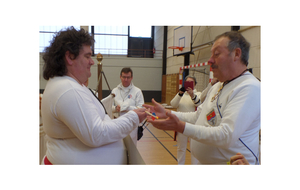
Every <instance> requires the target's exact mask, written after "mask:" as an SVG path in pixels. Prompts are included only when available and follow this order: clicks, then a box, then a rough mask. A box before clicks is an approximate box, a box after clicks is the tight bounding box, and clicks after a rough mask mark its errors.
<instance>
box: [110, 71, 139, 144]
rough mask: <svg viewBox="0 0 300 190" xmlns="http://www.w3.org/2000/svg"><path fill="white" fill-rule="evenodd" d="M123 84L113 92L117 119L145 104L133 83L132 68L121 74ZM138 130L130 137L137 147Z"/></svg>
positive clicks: (113, 107) (114, 110) (113, 108)
mask: <svg viewBox="0 0 300 190" xmlns="http://www.w3.org/2000/svg"><path fill="white" fill-rule="evenodd" d="M120 79H121V83H120V84H119V85H118V86H117V87H116V88H114V89H113V90H112V93H113V94H115V98H114V104H113V106H112V111H113V113H115V114H114V115H115V116H116V117H119V116H122V115H124V114H125V113H127V112H128V111H130V110H134V109H136V108H137V107H142V105H143V104H144V96H143V93H142V91H141V89H139V88H138V87H136V86H134V85H133V83H132V82H131V81H132V79H133V72H132V70H131V68H129V67H125V68H123V69H122V70H121V72H120ZM137 130H138V129H137V128H136V129H134V130H133V131H132V132H131V133H130V136H131V138H132V141H133V142H134V144H135V145H136V143H137Z"/></svg>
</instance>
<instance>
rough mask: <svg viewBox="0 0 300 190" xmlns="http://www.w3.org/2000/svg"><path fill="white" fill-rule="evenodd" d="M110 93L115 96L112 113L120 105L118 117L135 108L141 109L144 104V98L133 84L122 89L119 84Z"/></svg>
mask: <svg viewBox="0 0 300 190" xmlns="http://www.w3.org/2000/svg"><path fill="white" fill-rule="evenodd" d="M112 93H113V94H115V98H114V105H113V106H112V111H113V112H116V106H117V105H120V107H121V108H120V111H121V113H120V115H124V114H125V113H126V112H128V111H130V110H134V109H137V107H142V105H143V104H144V96H143V93H142V91H141V89H139V88H138V87H136V86H134V85H133V83H131V84H130V85H129V86H128V87H124V86H123V85H122V83H120V84H119V85H118V86H117V87H116V88H114V89H113V90H112Z"/></svg>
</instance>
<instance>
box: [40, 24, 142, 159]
mask: <svg viewBox="0 0 300 190" xmlns="http://www.w3.org/2000/svg"><path fill="white" fill-rule="evenodd" d="M93 43H94V39H93V38H92V37H91V36H90V35H89V33H88V32H86V31H85V30H84V29H80V30H76V29H74V28H73V27H71V28H68V29H66V30H64V31H60V32H58V33H56V35H55V36H54V38H53V40H52V41H51V43H50V46H49V47H47V48H46V49H45V54H44V56H43V60H44V61H45V65H44V71H43V77H44V78H45V79H46V80H48V82H47V85H46V88H45V91H44V94H43V99H42V108H41V109H42V115H43V124H44V126H43V127H44V131H45V132H46V134H47V140H48V142H47V152H46V156H45V157H44V159H43V161H42V162H43V163H42V164H126V163H127V153H126V149H125V146H124V144H123V140H122V139H123V138H124V137H126V136H127V135H128V134H130V132H131V131H133V130H134V129H135V128H136V127H137V126H138V124H139V123H140V122H141V121H143V120H144V119H145V118H146V114H145V112H144V111H145V108H141V109H136V110H132V111H129V112H128V113H127V114H125V115H124V117H120V118H118V119H115V120H111V119H110V117H109V116H108V115H107V114H105V109H104V107H103V106H102V105H101V104H100V102H99V101H98V100H97V99H96V97H95V96H94V95H93V94H92V93H91V92H90V90H89V89H88V88H87V87H86V86H85V85H84V83H85V82H86V81H87V80H88V78H89V77H90V76H91V71H90V69H91V66H92V65H94V61H93V59H92V50H91V48H90V46H91V45H92V44H93Z"/></svg>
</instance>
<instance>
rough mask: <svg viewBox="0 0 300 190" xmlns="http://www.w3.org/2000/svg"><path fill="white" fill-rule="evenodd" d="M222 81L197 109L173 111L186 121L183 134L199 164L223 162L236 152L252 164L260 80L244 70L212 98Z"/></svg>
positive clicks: (256, 147)
mask: <svg viewBox="0 0 300 190" xmlns="http://www.w3.org/2000/svg"><path fill="white" fill-rule="evenodd" d="M222 84H223V83H220V82H218V83H216V84H215V85H214V86H212V88H211V89H210V90H209V92H208V94H207V97H206V100H205V101H204V102H203V104H201V105H200V106H199V107H198V109H197V111H196V112H194V113H182V112H173V113H174V114H175V115H176V116H177V117H178V118H179V119H180V120H183V121H185V122H186V125H185V130H184V132H183V134H184V135H186V136H188V137H191V138H192V139H193V140H192V142H191V145H192V148H191V149H192V150H191V152H192V153H193V155H194V156H195V157H196V158H197V159H198V160H199V161H200V163H201V164H226V163H227V162H228V161H229V160H230V157H232V156H233V155H235V154H236V153H237V152H240V153H242V154H243V155H244V156H245V158H246V159H247V160H248V161H249V163H250V164H255V163H256V158H255V156H254V155H253V154H252V153H251V151H250V150H249V149H251V150H252V152H253V153H254V154H255V155H256V157H257V158H258V156H259V155H258V152H259V130H260V82H259V81H258V80H257V79H256V78H255V77H254V76H253V75H252V74H251V73H249V72H246V73H244V74H243V75H242V76H240V77H238V78H237V79H235V80H233V81H231V82H230V83H228V84H227V85H225V86H224V88H223V89H222V90H221V93H220V95H219V97H218V98H216V99H215V100H213V101H211V100H212V97H214V96H215V94H216V93H217V91H218V90H219V89H220V87H221V86H222ZM220 114H221V115H220ZM239 139H241V140H242V141H243V143H245V145H246V146H248V147H249V149H248V148H247V147H246V146H245V145H244V144H243V143H242V142H241V141H240V140H239Z"/></svg>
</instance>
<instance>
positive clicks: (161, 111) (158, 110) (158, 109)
mask: <svg viewBox="0 0 300 190" xmlns="http://www.w3.org/2000/svg"><path fill="white" fill-rule="evenodd" d="M152 103H153V105H154V106H152V105H148V104H143V107H145V108H148V109H150V112H151V113H153V112H154V113H155V115H156V116H158V117H159V118H167V116H166V110H165V108H164V107H163V106H162V105H160V104H159V103H157V102H156V101H155V100H154V98H152Z"/></svg>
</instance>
